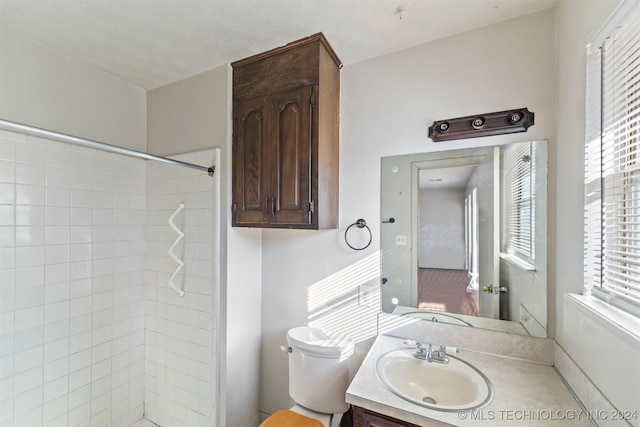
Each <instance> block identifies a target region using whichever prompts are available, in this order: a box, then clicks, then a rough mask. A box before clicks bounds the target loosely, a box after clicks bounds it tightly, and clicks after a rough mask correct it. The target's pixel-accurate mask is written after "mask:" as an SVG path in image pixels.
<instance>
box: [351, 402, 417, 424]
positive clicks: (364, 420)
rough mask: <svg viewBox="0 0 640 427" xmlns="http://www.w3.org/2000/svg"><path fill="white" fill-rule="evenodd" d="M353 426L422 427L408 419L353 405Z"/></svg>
mask: <svg viewBox="0 0 640 427" xmlns="http://www.w3.org/2000/svg"><path fill="white" fill-rule="evenodd" d="M353 427H420V426H418V425H416V424H411V423H408V422H406V421H401V420H398V419H395V418H391V417H389V416H387V415H382V414H378V413H377V412H373V411H369V410H368V409H364V408H360V407H359V406H353Z"/></svg>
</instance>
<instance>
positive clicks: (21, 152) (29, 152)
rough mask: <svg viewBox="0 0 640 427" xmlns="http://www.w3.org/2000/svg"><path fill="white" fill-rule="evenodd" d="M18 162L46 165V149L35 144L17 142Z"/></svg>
mask: <svg viewBox="0 0 640 427" xmlns="http://www.w3.org/2000/svg"><path fill="white" fill-rule="evenodd" d="M16 162H18V163H29V164H32V165H37V166H40V167H42V166H43V165H44V150H43V149H42V147H41V146H39V145H35V144H25V143H20V144H16Z"/></svg>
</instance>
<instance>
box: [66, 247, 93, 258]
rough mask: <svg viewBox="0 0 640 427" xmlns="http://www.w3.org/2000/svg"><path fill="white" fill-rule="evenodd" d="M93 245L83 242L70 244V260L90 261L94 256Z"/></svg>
mask: <svg viewBox="0 0 640 427" xmlns="http://www.w3.org/2000/svg"><path fill="white" fill-rule="evenodd" d="M92 253H93V246H92V245H91V243H81V244H75V245H71V246H70V256H69V261H70V262H80V261H89V260H91V258H92Z"/></svg>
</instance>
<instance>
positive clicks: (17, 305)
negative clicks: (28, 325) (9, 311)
mask: <svg viewBox="0 0 640 427" xmlns="http://www.w3.org/2000/svg"><path fill="white" fill-rule="evenodd" d="M43 304H44V286H35V287H29V288H19V289H16V291H15V297H14V301H13V309H14V310H15V311H14V314H15V312H17V311H20V310H23V309H27V308H32V307H40V308H42V307H43ZM16 319H17V318H16ZM21 329H24V328H21Z"/></svg>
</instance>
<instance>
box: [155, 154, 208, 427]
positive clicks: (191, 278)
mask: <svg viewBox="0 0 640 427" xmlns="http://www.w3.org/2000/svg"><path fill="white" fill-rule="evenodd" d="M216 157H217V155H216V153H215V151H214V150H205V151H198V152H193V153H188V154H182V155H179V156H175V157H174V158H175V159H177V160H181V161H184V162H190V163H195V164H209V165H210V164H215V162H217V160H216ZM219 182H220V177H219V175H214V176H213V177H210V176H208V175H207V174H205V173H202V172H201V171H197V170H193V169H187V168H179V167H176V166H173V165H167V164H164V163H159V162H151V163H149V164H148V165H147V210H146V218H147V220H146V229H145V235H146V241H147V251H146V260H145V270H146V284H145V285H146V286H145V374H146V375H145V389H144V396H145V398H144V408H145V410H144V414H145V418H147V419H149V420H151V421H153V422H154V423H156V424H158V425H165V426H169V425H171V426H178V425H185V426H196V425H197V426H215V425H217V424H216V423H215V419H216V415H217V414H215V413H214V412H213V408H217V407H218V401H219V398H218V396H219V390H218V386H217V385H218V383H219V381H220V378H219V370H218V361H219V359H220V357H219V356H220V354H219V352H220V348H219V346H218V345H217V337H218V336H219V335H218V334H219V307H218V305H219V288H220V277H219V276H220V274H219V269H220V265H219V262H218V260H219V256H218V255H219V249H218V235H219V231H220V226H219V220H218V216H219V213H220V206H219V202H218V196H219V186H220V185H219ZM181 203H182V204H183V205H184V209H183V210H181V211H180V212H178V213H177V214H176V215H175V217H174V223H175V224H176V226H177V227H178V229H180V230H181V231H182V232H183V233H184V236H183V238H182V239H181V240H180V241H179V242H178V243H177V244H175V246H174V249H173V253H174V254H175V255H176V256H177V257H178V258H179V259H181V260H182V261H183V262H184V268H182V269H181V270H180V271H179V272H178V273H177V274H176V276H175V277H174V279H173V281H174V284H175V285H176V286H178V287H179V288H180V289H182V290H184V292H185V294H184V295H183V296H182V297H180V296H179V295H178V293H177V292H176V291H175V290H173V289H171V288H170V287H169V286H168V284H167V282H168V279H169V277H170V276H171V274H172V273H173V272H174V271H175V270H176V268H177V267H178V264H177V263H176V262H175V261H174V260H172V259H171V258H170V257H169V255H168V253H167V250H168V248H170V247H171V246H172V244H174V241H175V240H176V238H177V237H178V234H177V233H176V232H174V231H173V230H172V229H170V228H169V226H168V224H167V220H168V219H169V218H170V217H171V215H173V214H174V212H175V211H176V209H177V208H178V205H179V204H181Z"/></svg>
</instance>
